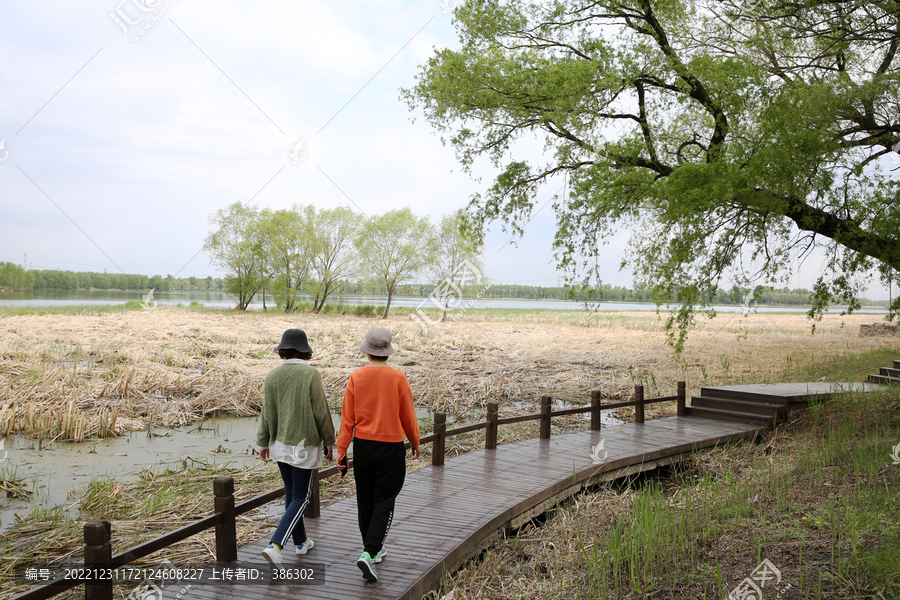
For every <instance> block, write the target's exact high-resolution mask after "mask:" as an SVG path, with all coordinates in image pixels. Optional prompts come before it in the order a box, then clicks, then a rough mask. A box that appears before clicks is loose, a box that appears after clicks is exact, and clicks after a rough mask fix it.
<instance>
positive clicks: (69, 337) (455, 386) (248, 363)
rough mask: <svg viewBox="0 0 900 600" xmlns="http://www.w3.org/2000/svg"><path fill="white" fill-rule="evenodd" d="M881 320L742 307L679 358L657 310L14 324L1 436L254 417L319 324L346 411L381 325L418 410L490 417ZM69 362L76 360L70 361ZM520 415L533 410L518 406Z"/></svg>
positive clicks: (797, 351)
mask: <svg viewBox="0 0 900 600" xmlns="http://www.w3.org/2000/svg"><path fill="white" fill-rule="evenodd" d="M872 319H873V317H872V316H856V315H854V316H849V317H843V318H841V317H838V316H829V317H826V318H825V320H824V321H823V322H822V323H820V324H819V325H818V326H817V332H816V334H815V335H814V336H813V335H811V334H810V323H809V321H808V320H807V319H806V318H805V317H804V316H803V315H800V314H788V315H767V314H757V315H747V316H741V315H730V314H723V315H720V316H719V317H718V318H717V319H714V320H711V321H706V320H705V319H703V318H701V320H700V322H699V324H698V327H697V329H696V330H695V331H694V332H693V333H692V334H691V337H690V340H689V341H688V344H687V346H686V347H685V350H684V353H683V354H682V355H681V356H676V355H674V353H673V352H672V350H671V349H670V348H669V347H668V346H667V345H666V336H665V331H664V328H663V321H662V319H661V318H660V317H658V316H656V315H655V314H653V313H581V312H570V311H531V312H527V311H522V312H520V313H514V314H508V313H499V314H497V313H494V312H491V311H485V312H484V313H482V314H479V313H478V312H476V311H469V312H467V313H465V314H464V315H463V317H462V318H461V319H460V320H458V321H457V322H455V323H454V324H453V325H452V326H449V327H447V328H445V329H438V330H435V331H433V332H432V333H430V334H428V335H423V334H422V331H421V329H419V327H418V326H417V325H416V324H415V323H414V322H412V321H409V320H407V319H405V318H402V317H395V318H393V319H389V320H387V321H386V322H385V321H381V320H376V319H365V318H360V317H354V316H316V315H306V314H304V315H283V314H277V313H256V312H254V313H243V314H241V313H233V312H215V311H192V310H189V309H183V308H176V307H158V308H156V309H155V310H153V311H150V312H143V311H141V312H126V313H103V314H98V315H43V316H40V315H24V316H15V317H6V318H4V319H3V320H2V327H0V403H2V404H0V433H2V434H3V435H9V434H10V433H15V432H19V433H25V434H26V435H30V436H32V437H36V438H44V439H55V440H82V439H85V438H91V437H104V436H108V435H113V434H116V435H117V434H121V433H123V432H125V431H129V430H136V429H143V428H146V427H147V426H148V425H151V426H154V427H156V426H178V425H185V424H189V423H191V422H194V421H197V420H199V419H201V418H202V417H204V416H206V415H209V414H213V413H226V414H232V415H238V416H247V415H255V414H257V412H258V410H259V408H260V406H261V403H262V382H263V379H264V377H265V375H266V373H267V372H268V371H269V370H270V369H271V368H273V367H274V366H276V365H277V364H278V362H279V360H278V358H277V357H276V356H275V354H274V353H273V352H272V348H273V347H274V345H275V344H276V343H277V342H278V341H279V339H280V336H281V333H282V332H283V331H284V330H285V329H287V328H290V327H301V328H303V329H305V330H306V331H307V333H308V334H309V336H310V341H311V343H312V345H313V347H314V349H315V351H316V354H315V356H314V358H313V360H312V361H311V364H313V365H314V366H316V367H317V368H318V369H319V370H320V372H321V373H322V377H323V382H324V385H325V390H326V393H327V395H328V398H329V400H330V402H331V403H332V405H333V406H337V405H339V404H340V399H341V397H342V395H343V390H344V386H345V384H346V381H347V378H348V377H349V375H350V372H351V371H352V370H353V369H355V368H357V367H359V366H361V365H362V364H363V360H362V359H361V356H360V354H359V353H358V350H357V347H358V344H359V341H360V340H361V339H362V337H363V336H364V335H365V332H366V331H367V330H368V329H369V328H370V327H372V326H376V325H385V326H387V327H389V328H390V329H391V330H392V331H393V332H394V334H395V345H396V346H397V347H398V352H397V353H396V354H395V355H394V357H392V361H391V364H392V365H394V366H396V367H398V368H400V369H401V370H402V371H404V372H405V373H406V375H407V377H408V378H409V380H410V384H411V385H412V388H413V391H414V393H415V395H416V402H417V404H419V405H425V406H430V407H432V408H434V409H439V410H440V409H442V410H452V411H455V412H457V413H461V414H462V415H463V416H471V417H473V418H479V417H481V416H483V414H484V407H485V406H486V403H487V402H488V401H499V402H500V403H501V410H502V411H503V412H504V413H506V414H510V410H511V409H512V408H513V407H514V406H516V407H518V408H519V409H521V408H522V406H521V403H520V402H518V403H517V401H519V400H521V399H528V400H530V399H536V398H538V397H540V396H541V395H542V394H550V395H552V396H553V397H555V398H562V399H565V400H570V401H575V402H578V403H581V402H587V400H588V398H589V397H590V390H592V389H598V388H599V389H601V390H602V391H603V392H604V394H605V396H606V397H608V398H622V397H628V396H630V394H631V390H632V387H633V385H634V384H637V383H642V384H644V385H645V388H646V390H645V393H646V395H647V397H654V396H664V395H671V394H672V393H673V390H674V388H675V382H676V381H678V380H686V381H687V382H688V394H691V393H696V392H698V391H699V388H700V386H702V385H710V384H719V383H732V382H756V381H772V380H777V379H778V378H779V376H780V375H781V374H782V373H783V372H784V371H785V369H786V368H788V367H790V366H791V365H796V364H800V363H804V362H808V361H811V360H822V359H824V358H827V357H830V356H835V355H840V354H842V353H857V352H862V351H866V350H871V349H875V348H883V347H890V346H892V345H893V346H894V347H896V341H895V340H893V339H891V338H861V337H858V336H857V335H856V332H857V331H858V326H859V325H860V324H862V323H865V322H870V321H871V320H872ZM59 365H64V366H59ZM519 412H521V410H520V411H519Z"/></svg>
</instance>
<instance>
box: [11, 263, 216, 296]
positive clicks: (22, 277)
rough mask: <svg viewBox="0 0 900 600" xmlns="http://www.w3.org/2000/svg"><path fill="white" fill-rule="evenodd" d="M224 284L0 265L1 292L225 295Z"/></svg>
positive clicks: (207, 280) (191, 278) (206, 279)
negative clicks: (185, 292)
mask: <svg viewBox="0 0 900 600" xmlns="http://www.w3.org/2000/svg"><path fill="white" fill-rule="evenodd" d="M223 285H224V282H223V281H222V279H220V278H216V277H205V278H199V277H184V278H177V277H172V276H171V275H166V276H165V277H163V276H161V275H152V276H148V275H136V274H127V273H93V272H80V273H79V272H74V271H58V270H51V269H48V270H34V269H31V270H25V269H23V268H22V267H21V266H19V265H17V264H15V263H10V262H0V289H8V290H15V291H32V290H87V289H96V290H127V291H147V290H150V289H155V290H157V291H160V292H168V291H176V290H177V291H182V290H183V291H203V292H205V291H221V290H222V286H223Z"/></svg>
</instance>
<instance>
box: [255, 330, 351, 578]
mask: <svg viewBox="0 0 900 600" xmlns="http://www.w3.org/2000/svg"><path fill="white" fill-rule="evenodd" d="M275 351H276V352H278V355H279V356H280V357H281V358H283V359H284V362H283V363H281V365H279V366H277V367H275V368H274V369H272V370H271V371H270V372H269V374H268V375H267V376H266V382H265V388H264V398H263V406H262V411H261V413H260V415H259V429H258V431H257V434H256V445H257V446H260V447H261V450H260V451H259V457H260V458H261V459H263V460H264V461H266V462H268V460H269V459H270V458H271V459H272V460H274V461H275V462H276V463H277V464H278V469H279V470H280V471H281V478H282V479H283V480H284V492H285V493H284V502H285V511H284V516H283V517H282V518H281V522H280V523H279V524H278V528H277V529H276V530H275V533H274V534H273V535H272V540H271V543H270V544H269V546H268V547H267V548H266V549H265V550H263V556H264V557H265V558H266V560H267V561H269V564H270V565H271V566H272V568H273V569H278V568H281V561H282V558H281V550H282V548H284V546H285V544H286V543H287V540H288V538H292V539H293V540H294V543H295V544H296V545H297V554H306V553H307V552H309V550H310V548H312V547H313V541H312V540H311V539H308V538H307V537H306V528H305V527H304V526H303V513H304V511H305V510H306V507H307V506H308V505H309V502H310V500H311V499H312V491H313V484H314V483H315V479H316V473H317V472H318V470H319V468H320V467H321V466H322V458H323V453H322V452H319V448H321V447H322V446H324V447H325V452H324V457H325V458H327V459H329V460H330V459H331V457H332V449H331V446H332V445H333V444H334V442H335V437H334V424H333V423H332V422H331V411H330V410H328V402H327V400H326V399H325V390H324V388H323V387H322V377H321V376H320V375H319V372H318V371H317V370H316V369H315V368H314V367H311V366H310V365H308V364H307V363H306V361H307V360H309V359H310V358H311V357H312V348H310V347H309V343H308V342H307V339H306V333H305V332H304V331H303V330H302V329H288V330H287V331H285V332H284V335H282V337H281V344H279V345H278V346H277V347H276V348H275Z"/></svg>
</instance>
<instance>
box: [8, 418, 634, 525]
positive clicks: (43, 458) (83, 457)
mask: <svg viewBox="0 0 900 600" xmlns="http://www.w3.org/2000/svg"><path fill="white" fill-rule="evenodd" d="M537 406H538V405H537V404H536V403H530V402H519V403H516V404H515V405H514V406H512V407H511V408H513V409H515V410H516V411H517V412H518V411H525V412H528V413H536V412H538V408H537ZM574 406H575V405H571V404H569V403H566V402H561V401H560V402H556V403H555V404H554V408H555V409H557V410H564V409H567V408H573V407H574ZM416 415H417V416H418V418H419V429H420V431H421V432H422V435H426V434H427V433H428V432H429V431H430V430H431V427H432V424H433V422H434V421H433V418H434V413H433V412H432V410H431V409H430V408H426V407H417V408H416ZM581 417H582V418H584V419H585V421H588V420H589V415H587V414H585V415H581ZM332 421H333V422H334V425H335V429H337V428H338V427H339V426H340V414H339V413H334V414H332ZM474 421H475V419H472V418H470V417H468V416H465V415H464V416H462V417H460V416H459V415H456V414H452V413H451V414H448V415H447V423H448V427H451V428H452V427H453V425H454V424H455V425H464V424H468V423H472V422H474ZM257 423H258V417H223V416H220V417H215V418H212V419H206V420H204V421H201V422H199V423H195V424H193V425H190V426H187V427H179V428H174V429H165V428H154V429H153V430H152V431H151V434H152V435H149V436H148V433H147V431H146V430H143V431H135V432H132V433H129V434H126V435H123V436H120V437H117V438H106V439H102V440H88V441H85V442H81V443H77V444H76V443H70V442H53V443H46V441H44V442H41V441H39V440H36V439H32V438H27V437H25V436H10V437H7V438H0V472H2V475H3V477H5V478H7V479H10V478H14V479H16V480H19V481H22V482H24V483H25V484H26V485H27V486H28V488H29V489H30V490H33V494H32V496H31V497H30V498H28V499H10V498H5V497H3V498H0V520H2V522H0V532H3V531H5V530H6V529H8V528H9V527H10V525H11V524H12V523H13V522H14V520H15V514H16V513H19V514H22V515H24V514H26V513H27V512H28V511H29V510H30V509H31V508H32V507H36V506H40V507H45V508H52V507H58V506H62V507H63V509H64V510H66V511H67V512H69V513H70V514H72V515H77V513H78V499H79V497H80V496H81V490H82V488H84V487H85V486H86V485H88V484H89V483H90V482H91V480H92V479H95V478H102V477H114V478H115V479H117V480H118V481H120V482H123V483H130V482H134V481H137V480H138V479H139V474H140V472H141V471H144V470H146V469H151V470H153V471H157V472H158V471H162V470H164V469H166V468H167V467H169V468H183V467H184V466H191V465H192V464H197V463H208V464H215V465H225V464H228V465H230V466H235V467H246V466H250V465H252V464H254V463H255V462H257V461H258V460H259V458H258V456H257V454H256V453H255V449H256V446H255V442H256V428H257ZM620 423H621V421H619V420H618V419H616V418H615V417H613V416H612V415H610V414H608V413H604V414H603V426H604V427H607V426H613V425H617V424H620ZM280 484H281V481H280V479H278V478H277V475H273V480H272V487H273V488H275V487H277V486H279V485H280Z"/></svg>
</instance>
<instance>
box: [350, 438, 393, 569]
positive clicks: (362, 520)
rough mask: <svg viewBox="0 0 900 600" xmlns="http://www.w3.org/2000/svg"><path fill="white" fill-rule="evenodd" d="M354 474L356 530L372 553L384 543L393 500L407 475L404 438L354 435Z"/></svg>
mask: <svg viewBox="0 0 900 600" xmlns="http://www.w3.org/2000/svg"><path fill="white" fill-rule="evenodd" d="M353 478H354V479H355V480H356V505H357V507H358V509H359V532H360V533H361V534H362V538H363V545H364V546H365V551H366V552H368V553H369V554H370V555H371V556H373V557H374V556H375V555H376V554H378V552H379V551H380V550H381V548H382V547H383V546H384V540H385V539H386V538H387V534H388V531H389V530H390V528H391V519H393V517H394V501H395V500H396V499H397V495H398V494H400V490H401V489H402V488H403V480H404V479H405V478H406V449H405V448H404V447H403V442H376V441H373V440H361V439H359V438H354V439H353Z"/></svg>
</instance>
